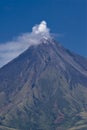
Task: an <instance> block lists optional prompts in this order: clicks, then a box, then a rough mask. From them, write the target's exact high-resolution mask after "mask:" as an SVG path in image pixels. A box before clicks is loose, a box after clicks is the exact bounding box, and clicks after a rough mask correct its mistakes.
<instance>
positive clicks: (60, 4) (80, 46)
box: [0, 0, 87, 57]
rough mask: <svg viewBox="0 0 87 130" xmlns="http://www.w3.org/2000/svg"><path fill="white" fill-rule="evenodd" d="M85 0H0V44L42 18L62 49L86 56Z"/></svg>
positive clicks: (86, 7)
mask: <svg viewBox="0 0 87 130" xmlns="http://www.w3.org/2000/svg"><path fill="white" fill-rule="evenodd" d="M86 1H87V0H0V43H2V42H3V43H4V42H7V41H9V40H11V39H13V38H14V37H16V36H18V35H20V34H21V33H25V32H30V31H31V28H32V26H33V25H35V24H38V23H40V22H41V21H42V20H46V21H47V24H48V27H49V28H50V29H51V32H52V33H58V34H61V36H60V37H58V38H57V40H58V41H60V42H61V44H62V45H64V46H65V47H66V48H69V49H70V50H72V51H74V52H76V53H78V54H80V55H83V56H86V57H87V38H86V37H87V23H86V22H87V20H86V19H87V13H86V10H87V3H86Z"/></svg>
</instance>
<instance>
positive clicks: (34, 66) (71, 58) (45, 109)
mask: <svg viewBox="0 0 87 130" xmlns="http://www.w3.org/2000/svg"><path fill="white" fill-rule="evenodd" d="M83 129H84V130H87V59H86V58H84V57H82V56H79V55H78V54H75V53H73V52H71V51H69V50H67V49H65V48H64V47H63V46H61V45H60V44H59V43H58V42H57V41H55V40H54V39H51V38H49V39H47V38H45V37H44V38H43V39H41V41H40V44H38V45H32V46H30V47H29V48H28V49H27V50H26V51H25V52H23V53H22V54H21V55H19V56H18V57H17V58H15V59H14V60H12V61H11V62H9V63H8V64H6V65H5V66H4V67H2V68H1V69H0V130H83Z"/></svg>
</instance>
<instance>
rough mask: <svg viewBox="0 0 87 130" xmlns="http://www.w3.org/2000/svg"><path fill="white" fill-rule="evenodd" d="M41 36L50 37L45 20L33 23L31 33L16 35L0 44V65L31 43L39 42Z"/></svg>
mask: <svg viewBox="0 0 87 130" xmlns="http://www.w3.org/2000/svg"><path fill="white" fill-rule="evenodd" d="M42 37H47V38H50V30H49V28H48V27H47V23H46V22H45V21H42V22H41V23H40V24H39V25H35V26H34V27H33V28H32V32H31V33H25V34H23V35H21V36H18V37H17V38H16V40H13V41H10V42H7V43H2V44H0V67H2V66H3V65H5V64H6V63H8V62H9V61H11V60H12V59H14V58H16V57H17V56H18V55H19V54H21V53H22V52H23V51H25V50H26V49H27V48H28V47H30V46H31V45H37V44H40V40H41V39H42Z"/></svg>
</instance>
